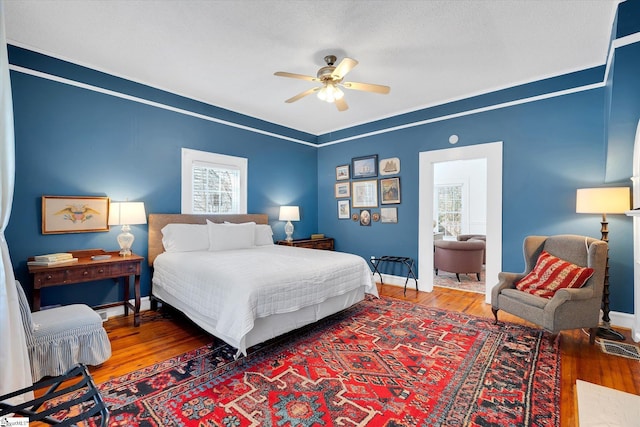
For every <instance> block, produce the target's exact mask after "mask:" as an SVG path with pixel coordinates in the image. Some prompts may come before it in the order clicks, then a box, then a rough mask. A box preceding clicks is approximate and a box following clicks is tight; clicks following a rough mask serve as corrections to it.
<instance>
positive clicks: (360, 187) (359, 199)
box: [351, 179, 378, 208]
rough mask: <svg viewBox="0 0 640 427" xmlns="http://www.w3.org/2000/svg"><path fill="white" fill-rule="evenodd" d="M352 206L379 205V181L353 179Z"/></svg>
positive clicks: (369, 206) (366, 206)
mask: <svg viewBox="0 0 640 427" xmlns="http://www.w3.org/2000/svg"><path fill="white" fill-rule="evenodd" d="M351 187H352V188H351V194H352V195H353V197H352V198H351V206H352V207H354V208H377V207H378V181H377V180H375V179H373V180H368V181H352V182H351Z"/></svg>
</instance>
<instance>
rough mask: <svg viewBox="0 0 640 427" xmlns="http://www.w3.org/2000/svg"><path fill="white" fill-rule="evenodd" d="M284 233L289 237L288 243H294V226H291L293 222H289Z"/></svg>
mask: <svg viewBox="0 0 640 427" xmlns="http://www.w3.org/2000/svg"><path fill="white" fill-rule="evenodd" d="M284 232H285V234H286V235H287V238H286V239H285V240H286V241H287V242H291V241H293V237H292V236H293V224H291V221H287V223H286V224H285V226H284Z"/></svg>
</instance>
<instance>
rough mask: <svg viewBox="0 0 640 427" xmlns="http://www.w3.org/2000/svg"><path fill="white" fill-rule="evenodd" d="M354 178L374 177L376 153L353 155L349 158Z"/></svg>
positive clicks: (376, 169)
mask: <svg viewBox="0 0 640 427" xmlns="http://www.w3.org/2000/svg"><path fill="white" fill-rule="evenodd" d="M351 172H352V173H353V177H354V178H374V177H376V176H378V155H377V154H374V155H372V156H364V157H354V158H353V159H351Z"/></svg>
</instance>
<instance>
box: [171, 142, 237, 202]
mask: <svg viewBox="0 0 640 427" xmlns="http://www.w3.org/2000/svg"><path fill="white" fill-rule="evenodd" d="M194 164H200V165H202V164H207V165H211V166H212V167H216V166H219V167H223V168H225V167H226V168H235V169H239V170H240V185H239V191H240V203H239V206H238V209H239V211H238V212H234V213H238V214H246V213H247V171H248V164H249V160H248V159H247V158H245V157H236V156H229V155H226V154H218V153H211V152H208V151H200V150H193V149H190V148H182V161H181V165H182V171H181V187H182V191H181V203H180V211H181V212H182V213H183V214H193V213H194V212H193V204H192V201H193V181H192V173H193V171H192V166H193V165H194Z"/></svg>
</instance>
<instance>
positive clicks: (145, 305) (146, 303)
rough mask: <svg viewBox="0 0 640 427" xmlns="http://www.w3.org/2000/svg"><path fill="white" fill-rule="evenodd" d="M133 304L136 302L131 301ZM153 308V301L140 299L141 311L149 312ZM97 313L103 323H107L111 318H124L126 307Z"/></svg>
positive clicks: (118, 306) (110, 308) (100, 310)
mask: <svg viewBox="0 0 640 427" xmlns="http://www.w3.org/2000/svg"><path fill="white" fill-rule="evenodd" d="M129 302H130V303H131V304H134V303H135V301H134V300H129ZM150 308H151V301H150V300H149V297H148V296H147V297H142V298H140V311H145V310H149V309H150ZM96 312H97V313H98V314H99V315H100V317H102V321H103V322H106V321H107V320H108V319H109V318H110V317H114V316H124V306H123V305H117V306H115V307H108V308H101V309H98V310H96ZM129 312H131V308H129Z"/></svg>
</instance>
